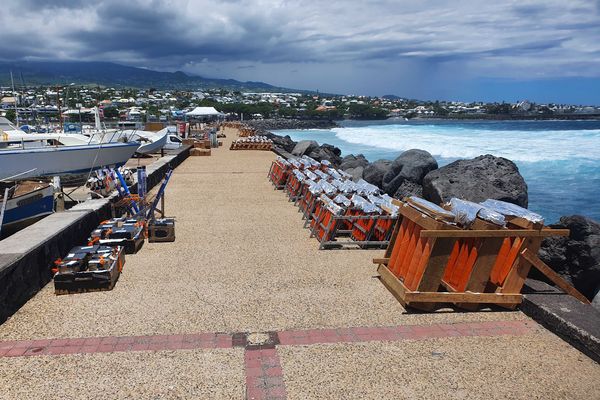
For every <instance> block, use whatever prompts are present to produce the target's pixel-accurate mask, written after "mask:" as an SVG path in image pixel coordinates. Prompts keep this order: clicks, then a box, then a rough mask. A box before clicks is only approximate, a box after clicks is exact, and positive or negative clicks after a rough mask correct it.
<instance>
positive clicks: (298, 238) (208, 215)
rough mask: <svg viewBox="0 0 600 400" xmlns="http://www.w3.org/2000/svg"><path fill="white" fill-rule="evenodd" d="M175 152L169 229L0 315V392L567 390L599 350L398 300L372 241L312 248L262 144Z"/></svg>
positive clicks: (149, 394) (153, 394) (187, 394)
mask: <svg viewBox="0 0 600 400" xmlns="http://www.w3.org/2000/svg"><path fill="white" fill-rule="evenodd" d="M233 133H234V132H232V131H229V132H228V137H227V139H225V140H224V142H225V143H224V144H223V146H222V147H220V148H218V149H213V152H212V156H210V157H190V158H188V159H187V160H186V161H184V162H183V164H181V165H180V166H179V167H178V168H177V169H176V170H175V173H174V174H173V177H172V178H171V182H170V183H169V187H168V189H167V192H166V211H167V214H168V215H169V216H174V217H176V218H177V227H176V235H177V240H176V242H174V243H146V244H145V246H144V247H143V248H142V250H141V251H140V252H139V253H138V254H135V255H130V256H127V258H126V264H125V268H124V270H123V274H122V275H121V277H120V279H119V281H118V283H117V285H116V287H115V289H114V290H112V291H109V292H95V293H85V294H77V295H68V296H55V295H54V292H53V287H52V285H46V286H45V287H44V288H43V289H42V290H41V291H40V292H39V293H37V294H36V295H35V296H34V297H33V298H31V299H30V300H29V301H28V302H27V303H26V304H25V305H24V306H23V307H21V308H20V310H19V311H18V312H16V313H15V314H14V315H13V316H12V317H11V318H10V319H9V320H8V321H6V322H5V323H4V324H3V325H1V326H0V399H4V398H6V399H16V398H19V399H20V398H35V399H45V398H48V399H54V398H90V397H100V396H102V397H104V398H211V399H212V398H232V399H244V398H249V399H252V398H253V399H263V398H290V399H322V398H361V399H363V398H364V399H381V398H395V399H402V398H446V399H464V398H490V399H492V398H498V399H501V398H502V399H504V398H511V399H529V398H572V399H579V398H582V399H587V398H590V396H591V395H593V394H594V393H600V381H599V380H598V379H597V378H598V376H600V365H598V364H596V363H595V362H594V361H592V360H591V359H589V358H587V357H586V356H585V355H583V354H582V353H580V352H579V351H577V350H576V349H574V348H573V347H571V346H569V345H568V344H567V343H566V342H564V341H562V340H561V339H560V338H558V337H557V336H555V335H554V334H552V333H550V332H549V331H547V330H546V329H544V328H543V327H542V326H540V325H538V324H537V323H536V322H534V321H533V320H531V319H529V318H528V317H527V316H525V315H524V314H523V313H521V312H520V311H506V312H492V311H489V312H478V313H459V312H437V313H432V314H418V313H408V312H406V310H404V309H403V308H402V307H401V306H400V304H399V303H398V302H397V301H396V300H395V299H394V297H393V296H392V295H391V294H390V293H389V292H388V291H387V290H386V289H385V288H384V286H383V285H382V284H381V283H380V282H379V281H378V280H377V279H376V278H375V275H376V273H375V266H373V264H372V263H371V259H372V258H373V257H378V256H381V254H382V251H361V250H357V251H353V250H348V251H336V250H331V251H319V250H318V244H317V242H316V241H315V239H311V238H309V234H308V231H307V230H305V229H303V228H302V221H301V218H300V214H299V213H298V212H297V209H296V208H295V207H293V206H292V205H291V204H290V203H289V202H288V201H287V198H286V196H285V195H284V194H283V193H281V192H280V191H275V190H273V187H272V186H271V184H270V183H269V182H268V180H267V172H268V169H269V165H270V163H271V161H272V160H273V159H274V157H275V156H274V154H273V153H271V152H264V151H230V150H228V148H229V144H230V142H231V140H232V139H233V138H234V134H233Z"/></svg>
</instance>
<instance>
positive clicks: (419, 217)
mask: <svg viewBox="0 0 600 400" xmlns="http://www.w3.org/2000/svg"><path fill="white" fill-rule="evenodd" d="M399 212H400V214H402V215H404V216H405V217H406V218H408V219H410V220H411V221H413V222H415V223H416V224H417V225H419V226H420V227H422V228H424V229H435V230H444V229H458V228H457V227H456V226H454V225H449V224H446V223H443V222H439V221H436V220H434V219H433V218H431V217H430V216H428V215H427V214H425V213H423V212H421V211H419V210H417V209H415V208H413V207H411V206H410V205H408V204H406V203H403V206H401V207H400V209H399Z"/></svg>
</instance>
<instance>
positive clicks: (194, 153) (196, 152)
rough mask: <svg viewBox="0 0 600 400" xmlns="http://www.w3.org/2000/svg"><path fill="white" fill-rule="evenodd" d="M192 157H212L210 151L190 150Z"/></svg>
mask: <svg viewBox="0 0 600 400" xmlns="http://www.w3.org/2000/svg"><path fill="white" fill-rule="evenodd" d="M190 156H210V149H198V148H193V149H190Z"/></svg>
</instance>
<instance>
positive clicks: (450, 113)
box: [0, 84, 600, 126]
mask: <svg viewBox="0 0 600 400" xmlns="http://www.w3.org/2000/svg"><path fill="white" fill-rule="evenodd" d="M197 106H211V107H214V108H216V109H217V110H218V111H220V112H223V113H225V114H227V115H228V117H229V119H243V120H247V119H263V118H264V119H266V118H297V119H330V120H336V119H387V118H399V119H413V118H420V119H427V118H436V119H440V118H445V119H594V118H600V107H599V106H589V105H587V106H586V105H571V104H553V103H550V104H536V103H533V102H530V101H527V100H522V101H518V102H514V103H504V102H503V103H485V102H472V103H467V102H460V101H420V100H412V99H405V98H400V97H397V96H382V97H368V96H353V95H325V94H319V93H269V92H262V93H259V92H240V91H230V90H224V89H210V90H195V91H184V90H172V91H169V90H157V89H152V88H150V89H145V90H140V89H133V88H114V87H100V86H89V85H87V86H84V85H82V86H76V85H75V84H71V85H68V86H64V87H56V86H35V87H22V88H18V89H17V90H13V88H11V87H1V88H0V116H4V117H6V118H8V119H9V120H11V121H13V122H18V123H19V124H24V125H25V124H30V125H32V126H39V125H40V124H53V123H57V122H58V121H59V120H60V121H70V122H73V123H80V124H82V123H86V122H91V121H93V119H94V110H93V109H94V107H98V108H99V110H100V115H101V116H102V117H103V120H104V121H105V122H107V123H111V122H115V121H135V122H170V121H177V120H184V119H185V116H186V113H187V112H189V111H191V110H193V109H194V108H195V107H197ZM59 110H60V115H59ZM17 117H18V118H17Z"/></svg>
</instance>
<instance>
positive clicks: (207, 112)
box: [185, 107, 225, 117]
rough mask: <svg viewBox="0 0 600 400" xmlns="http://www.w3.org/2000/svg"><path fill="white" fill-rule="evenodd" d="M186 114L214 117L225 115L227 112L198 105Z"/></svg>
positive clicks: (188, 115) (189, 115)
mask: <svg viewBox="0 0 600 400" xmlns="http://www.w3.org/2000/svg"><path fill="white" fill-rule="evenodd" d="M185 115H186V116H187V117H212V116H223V115H225V114H223V113H221V112H218V111H217V110H215V108H214V107H196V108H194V109H193V110H192V111H190V112H189V113H187V114H185Z"/></svg>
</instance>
